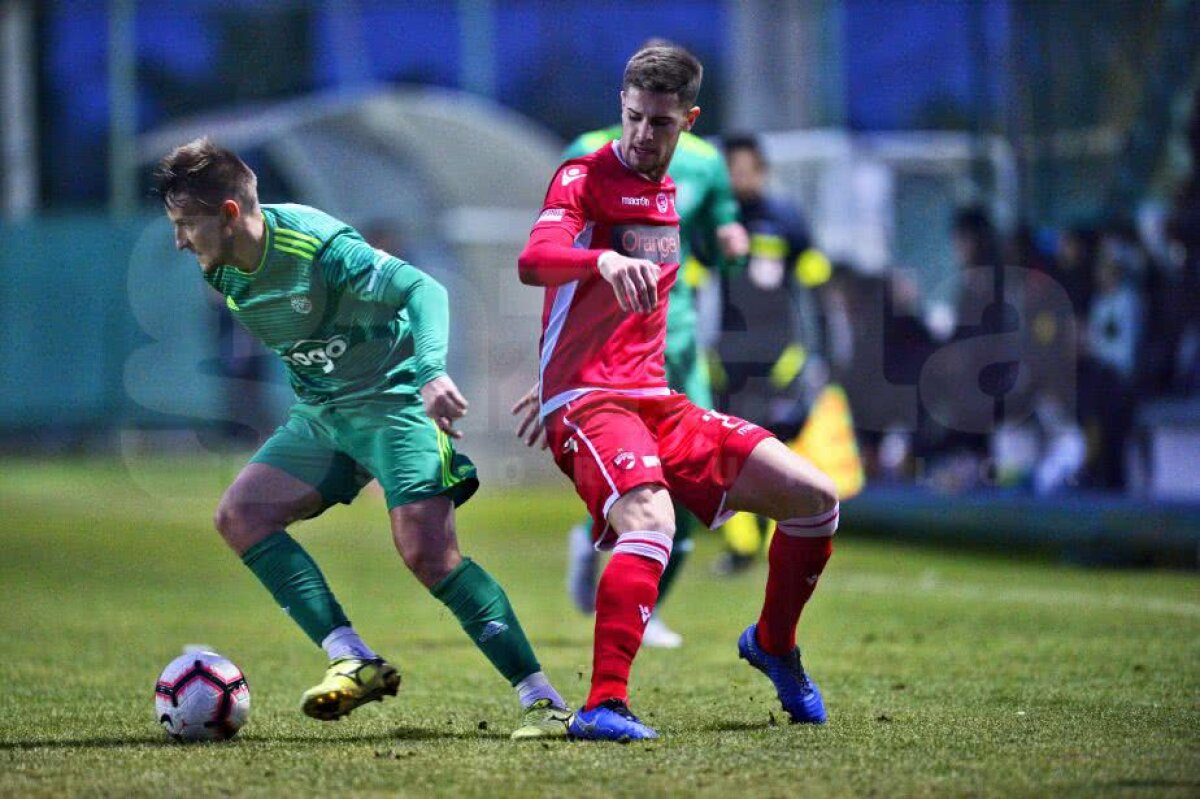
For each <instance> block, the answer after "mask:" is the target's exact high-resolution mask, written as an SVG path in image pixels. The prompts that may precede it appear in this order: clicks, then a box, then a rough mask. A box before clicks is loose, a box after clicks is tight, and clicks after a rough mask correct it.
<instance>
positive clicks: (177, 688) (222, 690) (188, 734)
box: [154, 651, 250, 742]
mask: <svg viewBox="0 0 1200 799" xmlns="http://www.w3.org/2000/svg"><path fill="white" fill-rule="evenodd" d="M154 710H155V713H156V714H157V716H158V723H159V724H161V725H162V727H163V729H164V730H166V733H167V735H168V736H170V737H171V738H173V739H174V740H176V741H181V742H185V741H186V742H190V741H223V740H225V739H227V738H232V737H233V736H234V735H236V734H237V731H238V730H240V729H241V728H242V725H243V724H245V723H246V719H247V718H248V717H249V715H250V687H249V686H248V685H247V684H246V678H245V676H244V675H243V674H242V670H241V669H239V668H238V667H237V666H235V665H233V664H232V663H230V662H229V661H228V660H226V659H225V658H223V657H221V656H220V655H218V654H217V653H216V652H203V651H197V652H185V653H184V654H182V655H180V656H179V657H177V658H175V659H174V660H172V661H171V662H170V663H168V664H167V667H166V668H165V669H163V673H162V674H161V675H160V676H159V678H158V683H157V684H155V686H154Z"/></svg>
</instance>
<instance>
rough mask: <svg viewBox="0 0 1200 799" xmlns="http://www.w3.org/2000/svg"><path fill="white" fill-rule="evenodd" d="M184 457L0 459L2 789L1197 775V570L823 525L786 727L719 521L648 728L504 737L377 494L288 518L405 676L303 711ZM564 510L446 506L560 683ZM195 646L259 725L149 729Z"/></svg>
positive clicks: (698, 562)
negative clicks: (636, 737) (637, 735)
mask: <svg viewBox="0 0 1200 799" xmlns="http://www.w3.org/2000/svg"><path fill="white" fill-rule="evenodd" d="M188 461H189V459H187V458H182V459H153V458H150V459H146V458H142V459H134V460H132V461H130V462H124V461H115V462H105V461H90V462H74V461H60V462H38V461H27V460H15V461H7V462H5V463H3V464H0V500H2V501H3V506H4V508H5V512H6V517H7V518H6V525H5V527H4V528H3V530H4V531H3V533H0V535H3V540H4V542H5V544H6V545H7V553H8V557H7V558H6V559H5V561H3V562H0V575H2V576H3V580H4V585H5V589H6V606H5V612H4V613H0V632H2V633H3V635H2V636H0V654H3V658H0V664H2V666H0V668H2V669H3V672H2V673H3V675H4V677H5V686H6V690H5V691H4V692H0V719H3V721H0V764H3V769H0V795H22V796H62V795H79V794H85V795H98V794H110V795H121V796H161V795H164V794H172V793H178V792H180V791H181V790H183V788H182V787H181V786H186V788H187V790H188V791H189V792H191V793H195V794H198V795H216V794H222V793H225V794H233V795H239V796H242V795H249V796H277V795H281V794H287V793H293V794H296V795H315V794H318V793H322V794H330V795H338V796H347V797H354V796H397V795H398V796H431V795H432V796H456V797H460V796H461V797H475V796H480V797H482V796H486V797H492V798H494V797H501V796H515V795H541V794H545V793H548V792H550V793H555V794H560V795H598V794H604V795H611V796H631V797H632V796H638V797H643V796H679V795H697V796H722V797H725V796H729V795H731V794H737V793H740V794H744V795H746V796H755V797H758V796H781V797H782V796H795V795H797V794H798V793H804V794H806V795H813V796H864V795H876V796H889V797H890V796H963V795H974V796H1051V795H1052V796H1095V795H1101V796H1121V795H1130V796H1154V797H1163V796H1181V797H1182V796H1194V795H1195V794H1196V793H1197V792H1198V791H1200V780H1198V778H1197V751H1200V707H1198V702H1197V699H1198V697H1200V673H1198V666H1197V664H1198V663H1200V623H1197V619H1196V615H1195V613H1194V612H1193V608H1194V605H1195V603H1196V600H1197V598H1198V597H1200V582H1198V581H1197V579H1196V578H1195V575H1190V574H1183V573H1177V572H1149V571H1119V572H1117V571H1087V570H1082V569H1078V568H1072V567H1064V566H1058V565H1055V564H1051V563H1046V562H1043V561H1029V560H1005V559H1002V558H998V557H995V556H993V555H986V554H977V553H968V552H950V551H945V550H937V549H927V548H920V547H906V546H903V545H898V544H892V543H886V542H880V541H864V540H855V539H854V537H853V536H852V535H850V536H846V537H843V538H840V539H839V541H838V544H837V552H836V555H835V558H834V560H833V562H832V564H831V566H830V569H829V571H828V572H827V574H826V576H825V577H824V578H823V579H822V587H821V590H820V591H819V592H818V594H817V597H816V598H815V599H814V601H813V603H812V605H811V606H810V608H809V609H808V610H807V611H806V614H805V618H804V622H803V625H802V635H801V641H802V643H803V645H804V646H805V661H806V663H807V664H808V665H809V667H810V669H811V670H812V672H813V675H814V677H815V678H816V679H817V680H818V681H819V682H820V684H821V686H822V688H823V690H824V691H825V694H826V697H827V700H828V702H829V706H830V712H831V718H832V722H831V724H830V725H828V726H827V727H825V728H821V729H812V728H799V727H791V726H788V725H786V724H783V723H781V722H782V718H783V716H782V713H781V712H780V710H779V708H778V706H777V704H776V702H775V700H774V697H773V696H772V693H771V690H770V687H769V685H768V684H767V683H766V682H765V681H764V680H763V679H762V678H761V676H760V675H758V674H757V673H756V672H754V671H752V670H750V669H748V668H746V667H745V666H744V664H742V663H740V662H738V661H737V659H736V653H735V650H734V642H735V640H736V636H737V633H738V632H739V631H740V629H741V628H742V627H743V626H744V625H745V624H747V623H748V622H749V621H751V620H753V618H754V617H755V615H756V614H757V610H758V603H759V602H760V601H761V596H762V585H763V578H764V576H765V571H764V570H763V568H762V567H761V566H760V567H757V568H756V569H754V570H752V571H751V572H750V573H748V574H746V575H744V576H742V577H739V578H737V579H733V580H717V579H715V578H712V577H710V576H709V575H708V573H707V567H708V565H709V563H710V562H711V560H712V559H713V557H715V554H716V551H717V540H716V539H715V538H714V537H713V536H710V535H703V534H702V535H700V536H699V537H698V546H697V551H696V553H695V555H694V556H693V561H692V564H691V565H690V568H689V571H687V572H685V573H684V575H683V577H682V578H681V581H680V584H679V587H678V591H677V593H676V595H675V596H674V597H673V598H672V599H671V600H670V601H669V602H668V603H667V604H666V605H665V606H664V608H663V613H664V616H665V618H666V620H667V621H668V622H669V623H670V624H672V626H674V627H676V628H677V629H679V630H680V631H681V632H682V633H683V634H684V635H685V636H686V645H685V647H684V648H683V649H681V650H678V651H674V652H662V651H653V650H645V651H643V653H642V654H641V655H640V656H639V659H638V662H637V664H636V665H635V669H634V684H633V694H632V698H633V704H634V708H635V710H637V711H638V712H639V713H640V714H641V715H642V716H643V717H644V718H647V720H648V721H650V722H651V723H653V724H656V725H657V726H658V727H659V729H660V731H661V732H662V733H663V735H664V738H663V740H661V741H659V742H657V743H654V744H635V745H630V746H595V745H587V744H575V745H567V744H564V745H550V746H547V747H542V746H540V745H534V746H529V747H520V746H514V745H512V744H510V743H509V742H508V741H507V739H506V737H505V736H506V734H507V732H508V731H509V730H510V729H511V728H512V726H513V724H514V723H515V719H516V707H515V702H514V701H513V699H512V696H511V692H510V690H509V689H508V686H507V685H505V684H504V681H503V680H502V679H500V678H499V677H498V676H496V675H495V674H494V673H493V672H492V671H491V670H490V669H489V668H488V666H487V664H486V663H485V662H484V660H483V658H482V656H481V655H480V654H479V653H478V652H477V651H476V650H475V648H474V647H473V646H472V645H471V643H470V642H469V641H468V640H466V637H465V636H464V635H463V634H462V632H461V630H460V629H459V628H458V627H457V625H456V623H455V622H454V620H453V618H452V617H451V616H450V614H449V613H448V612H446V611H445V610H444V609H443V608H442V606H441V605H440V604H438V603H437V602H436V601H434V600H433V599H432V598H431V597H430V596H429V594H428V592H427V591H425V590H424V589H423V588H422V587H421V586H420V585H419V584H417V583H416V581H415V580H414V579H413V578H412V577H411V576H410V575H408V574H407V573H406V572H405V570H404V568H403V566H402V565H401V564H400V561H399V559H398V558H397V556H396V555H395V553H394V549H393V547H392V544H391V541H390V536H389V533H388V530H387V522H386V516H385V511H384V509H383V505H382V503H381V501H379V500H378V498H374V497H372V496H369V495H364V496H363V497H362V498H361V499H360V501H359V502H356V503H355V505H353V506H351V507H349V508H345V507H338V508H335V509H333V510H332V511H331V512H330V513H328V514H326V516H324V517H322V518H321V519H318V520H316V521H313V522H309V523H305V524H301V525H298V526H297V527H296V528H295V532H296V535H297V537H298V538H299V539H300V540H301V541H302V542H304V543H305V545H306V546H307V547H308V548H309V549H310V551H311V552H312V553H313V554H314V556H316V557H317V559H318V560H319V562H320V563H321V564H322V566H323V567H324V569H325V571H326V575H327V576H328V578H329V579H330V581H331V583H332V584H333V586H334V587H335V589H336V590H337V591H338V594H339V597H340V598H341V599H342V601H343V604H344V605H345V606H346V608H347V610H348V612H349V615H350V617H351V618H352V619H354V621H355V624H356V626H358V627H359V629H360V630H362V631H363V633H364V635H366V637H367V638H368V640H370V641H371V642H372V643H373V645H374V646H375V647H376V648H378V649H379V650H380V651H382V652H384V653H385V654H387V655H388V656H389V657H392V658H394V659H395V660H396V661H397V662H398V663H399V665H400V666H401V669H402V671H403V673H404V685H403V687H402V689H401V694H400V697H399V698H398V700H397V701H390V700H389V701H388V702H387V703H385V704H383V705H373V706H370V707H367V708H363V709H361V710H360V711H357V712H356V713H355V715H353V716H352V717H351V718H350V719H348V720H346V721H343V722H340V723H338V724H319V723H317V722H313V721H311V720H308V719H306V718H304V717H303V716H301V715H300V714H299V712H298V710H297V707H296V706H297V702H298V698H299V695H300V692H301V691H303V690H304V689H305V688H306V687H308V685H310V684H311V683H312V682H313V681H315V680H316V679H317V678H318V677H319V676H320V673H321V672H322V670H323V659H322V657H321V654H320V652H319V651H318V650H317V649H316V648H315V647H313V646H312V644H311V643H309V642H308V641H307V639H305V638H304V637H303V635H302V634H300V633H299V632H298V631H297V630H296V629H294V627H293V626H292V625H291V624H290V623H289V622H288V620H287V619H286V617H284V615H283V614H282V613H280V611H279V609H278V608H277V607H275V606H274V604H273V602H272V601H271V600H270V597H269V596H267V595H266V592H265V591H264V590H263V589H262V588H261V587H260V586H259V585H258V584H257V583H256V582H255V581H254V580H253V578H252V577H251V576H250V575H249V573H248V572H247V571H246V570H245V568H244V567H243V566H242V565H241V564H240V562H238V560H237V558H236V557H235V556H234V555H233V554H232V553H230V552H229V551H228V550H227V549H226V548H225V547H224V545H223V544H222V543H221V542H220V541H219V539H218V537H217V535H216V533H215V531H213V529H212V526H211V511H212V507H213V506H214V505H215V502H216V500H217V499H218V498H219V496H220V492H221V490H222V488H223V486H224V484H225V483H226V482H227V480H228V479H231V478H232V476H233V475H234V474H236V471H237V468H239V467H240V463H241V460H240V459H237V458H229V459H222V458H208V459H205V458H196V459H193V462H191V463H189V462H188ZM485 476H486V470H485ZM172 489H174V491H175V494H174V496H173V495H172ZM578 515H579V506H578V502H577V500H576V499H575V498H574V497H573V495H572V492H571V491H570V489H569V487H568V486H566V485H565V484H559V485H554V486H550V487H547V488H540V489H520V488H513V487H506V488H504V489H503V490H501V489H500V488H499V487H498V486H495V485H490V484H488V483H487V482H486V480H485V482H484V486H483V488H482V490H481V492H480V495H479V498H478V499H477V500H473V501H472V502H470V503H468V504H467V505H466V506H464V508H463V509H462V511H461V513H460V514H459V525H458V527H459V536H460V540H461V542H462V546H463V549H464V551H465V552H467V553H468V554H471V555H472V556H473V557H476V558H477V559H478V560H479V561H480V562H481V563H482V564H483V565H484V566H485V567H486V568H488V570H489V571H491V572H492V573H493V574H495V575H496V576H497V578H498V579H500V580H501V582H502V583H503V584H504V585H505V588H506V590H507V591H508V593H509V594H510V596H511V597H512V599H513V602H514V604H515V605H516V607H517V610H518V612H519V613H520V614H521V618H522V622H523V623H524V625H525V627H526V628H527V629H528V631H529V632H530V635H531V637H532V639H533V641H534V644H535V646H536V647H537V649H538V655H539V658H540V659H541V661H542V664H543V666H544V668H545V669H546V671H547V673H548V674H549V675H550V676H551V678H552V679H553V680H554V681H555V682H556V683H557V684H558V685H559V687H560V688H561V689H562V690H563V692H564V693H565V694H566V695H567V696H568V697H569V698H570V699H571V700H572V701H575V702H578V701H580V700H581V699H582V698H583V695H584V693H585V691H586V677H587V673H588V669H589V668H590V659H591V652H590V640H591V623H590V620H588V619H586V618H584V617H581V616H579V615H577V614H575V612H574V611H573V610H571V609H570V608H569V606H568V605H567V604H566V599H565V595H564V592H563V587H562V572H561V568H562V561H563V548H564V536H563V533H564V531H565V529H566V527H567V526H569V525H570V524H571V523H573V522H574V521H576V519H577V517H578ZM848 532H849V531H848ZM185 643H205V644H210V645H212V646H215V647H216V648H217V649H218V651H222V652H223V653H225V654H226V655H228V656H229V657H231V658H233V659H234V660H235V662H237V663H238V664H239V665H240V666H241V667H242V668H243V669H244V670H245V671H246V673H247V676H248V678H249V681H250V685H251V691H252V696H253V699H252V704H253V709H252V713H251V721H250V723H249V725H248V726H247V727H246V729H245V730H244V731H243V735H242V736H241V737H240V739H239V740H236V741H234V742H232V743H231V744H230V745H221V746H205V747H179V746H172V745H168V744H167V743H166V742H165V739H163V738H161V737H160V733H159V732H158V730H157V729H156V728H155V726H154V720H153V711H152V705H153V700H152V684H153V680H154V677H155V676H157V672H158V670H159V669H160V668H161V667H162V666H163V665H165V664H166V662H167V661H168V660H170V659H171V658H172V657H173V656H174V655H175V654H176V653H177V652H178V648H179V647H180V646H181V645H183V644H185ZM581 675H582V676H581ZM772 718H774V720H775V724H774V725H773V724H772Z"/></svg>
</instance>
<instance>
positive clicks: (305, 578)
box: [242, 530, 350, 646]
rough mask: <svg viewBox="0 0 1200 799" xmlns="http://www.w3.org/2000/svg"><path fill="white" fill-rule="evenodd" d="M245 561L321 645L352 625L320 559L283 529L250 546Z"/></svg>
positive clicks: (280, 604) (280, 602)
mask: <svg viewBox="0 0 1200 799" xmlns="http://www.w3.org/2000/svg"><path fill="white" fill-rule="evenodd" d="M242 563H245V564H246V565H247V566H249V567H250V571H252V572H254V576H255V577H257V578H258V579H259V580H260V581H261V582H262V584H263V585H265V586H266V587H267V590H268V591H270V592H271V596H273V597H275V601H276V602H278V603H279V606H280V607H281V608H283V610H284V612H286V613H287V614H288V615H289V616H291V617H292V621H294V622H296V624H298V625H300V629H302V630H304V634H305V635H307V636H308V637H309V638H311V639H312V640H313V643H315V644H316V645H317V646H320V645H321V642H322V641H323V640H325V636H327V635H329V634H330V633H331V632H333V631H334V630H335V629H336V628H338V627H342V626H346V625H349V624H350V622H349V620H347V619H346V614H345V613H343V612H342V606H341V605H339V604H338V601H337V599H336V598H335V597H334V596H333V592H332V591H330V590H329V584H328V583H326V582H325V576H324V575H323V574H321V570H320V568H318V567H317V564H316V561H314V560H313V559H312V557H311V556H310V555H309V554H308V553H307V552H305V551H304V547H302V546H300V544H299V543H297V542H296V539H294V538H292V537H291V536H290V535H288V534H287V533H286V532H284V531H283V530H279V531H277V532H274V533H271V534H270V535H269V536H267V537H266V538H264V539H263V540H262V541H259V542H258V543H257V544H255V545H254V546H252V547H250V548H249V549H247V550H246V552H245V554H243V555H242Z"/></svg>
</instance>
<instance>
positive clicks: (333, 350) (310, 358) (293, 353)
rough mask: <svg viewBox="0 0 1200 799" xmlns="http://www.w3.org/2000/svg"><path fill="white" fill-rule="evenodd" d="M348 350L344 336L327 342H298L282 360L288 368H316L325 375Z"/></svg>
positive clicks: (335, 337)
mask: <svg viewBox="0 0 1200 799" xmlns="http://www.w3.org/2000/svg"><path fill="white" fill-rule="evenodd" d="M349 348H350V345H349V343H347V341H346V338H345V336H334V337H333V338H331V339H329V340H328V341H313V340H311V339H308V340H305V341H298V342H296V343H295V344H294V345H292V348H291V349H290V350H288V352H287V354H286V355H284V356H283V360H284V361H285V362H286V363H287V364H288V365H289V366H317V367H320V369H321V371H322V372H324V373H325V374H329V373H330V372H332V371H333V369H334V366H335V365H336V364H335V363H334V362H335V361H337V359H338V358H340V357H342V356H343V355H345V354H346V350H348V349H349Z"/></svg>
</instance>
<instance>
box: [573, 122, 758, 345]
mask: <svg viewBox="0 0 1200 799" xmlns="http://www.w3.org/2000/svg"><path fill="white" fill-rule="evenodd" d="M619 138H621V126H620V125H614V126H612V127H610V128H603V129H601V130H594V131H591V132H590V133H584V134H583V135H582V136H580V137H579V138H577V139H576V140H575V141H573V142H571V144H569V145H568V146H567V149H566V150H565V151H564V152H563V159H564V160H565V159H567V158H577V157H579V156H581V155H586V154H588V153H591V152H595V151H596V150H598V149H600V148H601V147H603V146H604V145H605V144H607V143H608V142H610V141H614V140H616V139H619ZM667 174H669V175H670V176H671V178H672V180H674V181H675V210H676V211H677V212H678V213H679V234H680V244H681V249H682V252H681V253H680V256H681V257H680V261H679V262H680V263H681V264H682V265H683V267H682V269H683V271H682V272H681V276H680V279H679V280H676V281H675V286H674V287H673V288H672V289H671V303H670V305H669V306H668V308H667V351H668V352H672V353H674V352H678V351H680V350H683V349H687V348H689V347H694V346H695V342H696V338H695V336H696V303H695V300H694V298H693V297H694V294H695V285H696V280H695V279H694V277H693V271H692V270H693V267H692V266H691V265H690V259H691V256H692V247H693V245H694V244H695V243H697V242H700V243H702V246H703V247H704V249H705V252H706V253H707V254H708V257H709V258H710V259H718V262H717V263H710V264H709V266H715V267H721V266H722V264H721V263H720V262H719V258H720V250H719V248H718V246H717V241H716V232H717V228H719V227H721V226H722V225H725V224H728V223H729V222H736V221H738V204H737V200H736V199H735V198H734V196H733V189H732V188H731V187H730V185H729V170H728V168H727V167H726V166H725V159H724V157H723V156H722V155H721V151H720V150H718V149H717V148H716V147H714V146H712V145H711V144H709V143H708V142H706V141H705V140H704V139H702V138H700V137H699V136H697V135H695V134H694V133H691V132H688V131H685V132H684V133H683V134H682V135H680V137H679V144H678V145H677V146H676V148H675V156H674V157H673V158H672V159H671V166H670V167H669V168H668V169H667Z"/></svg>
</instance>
